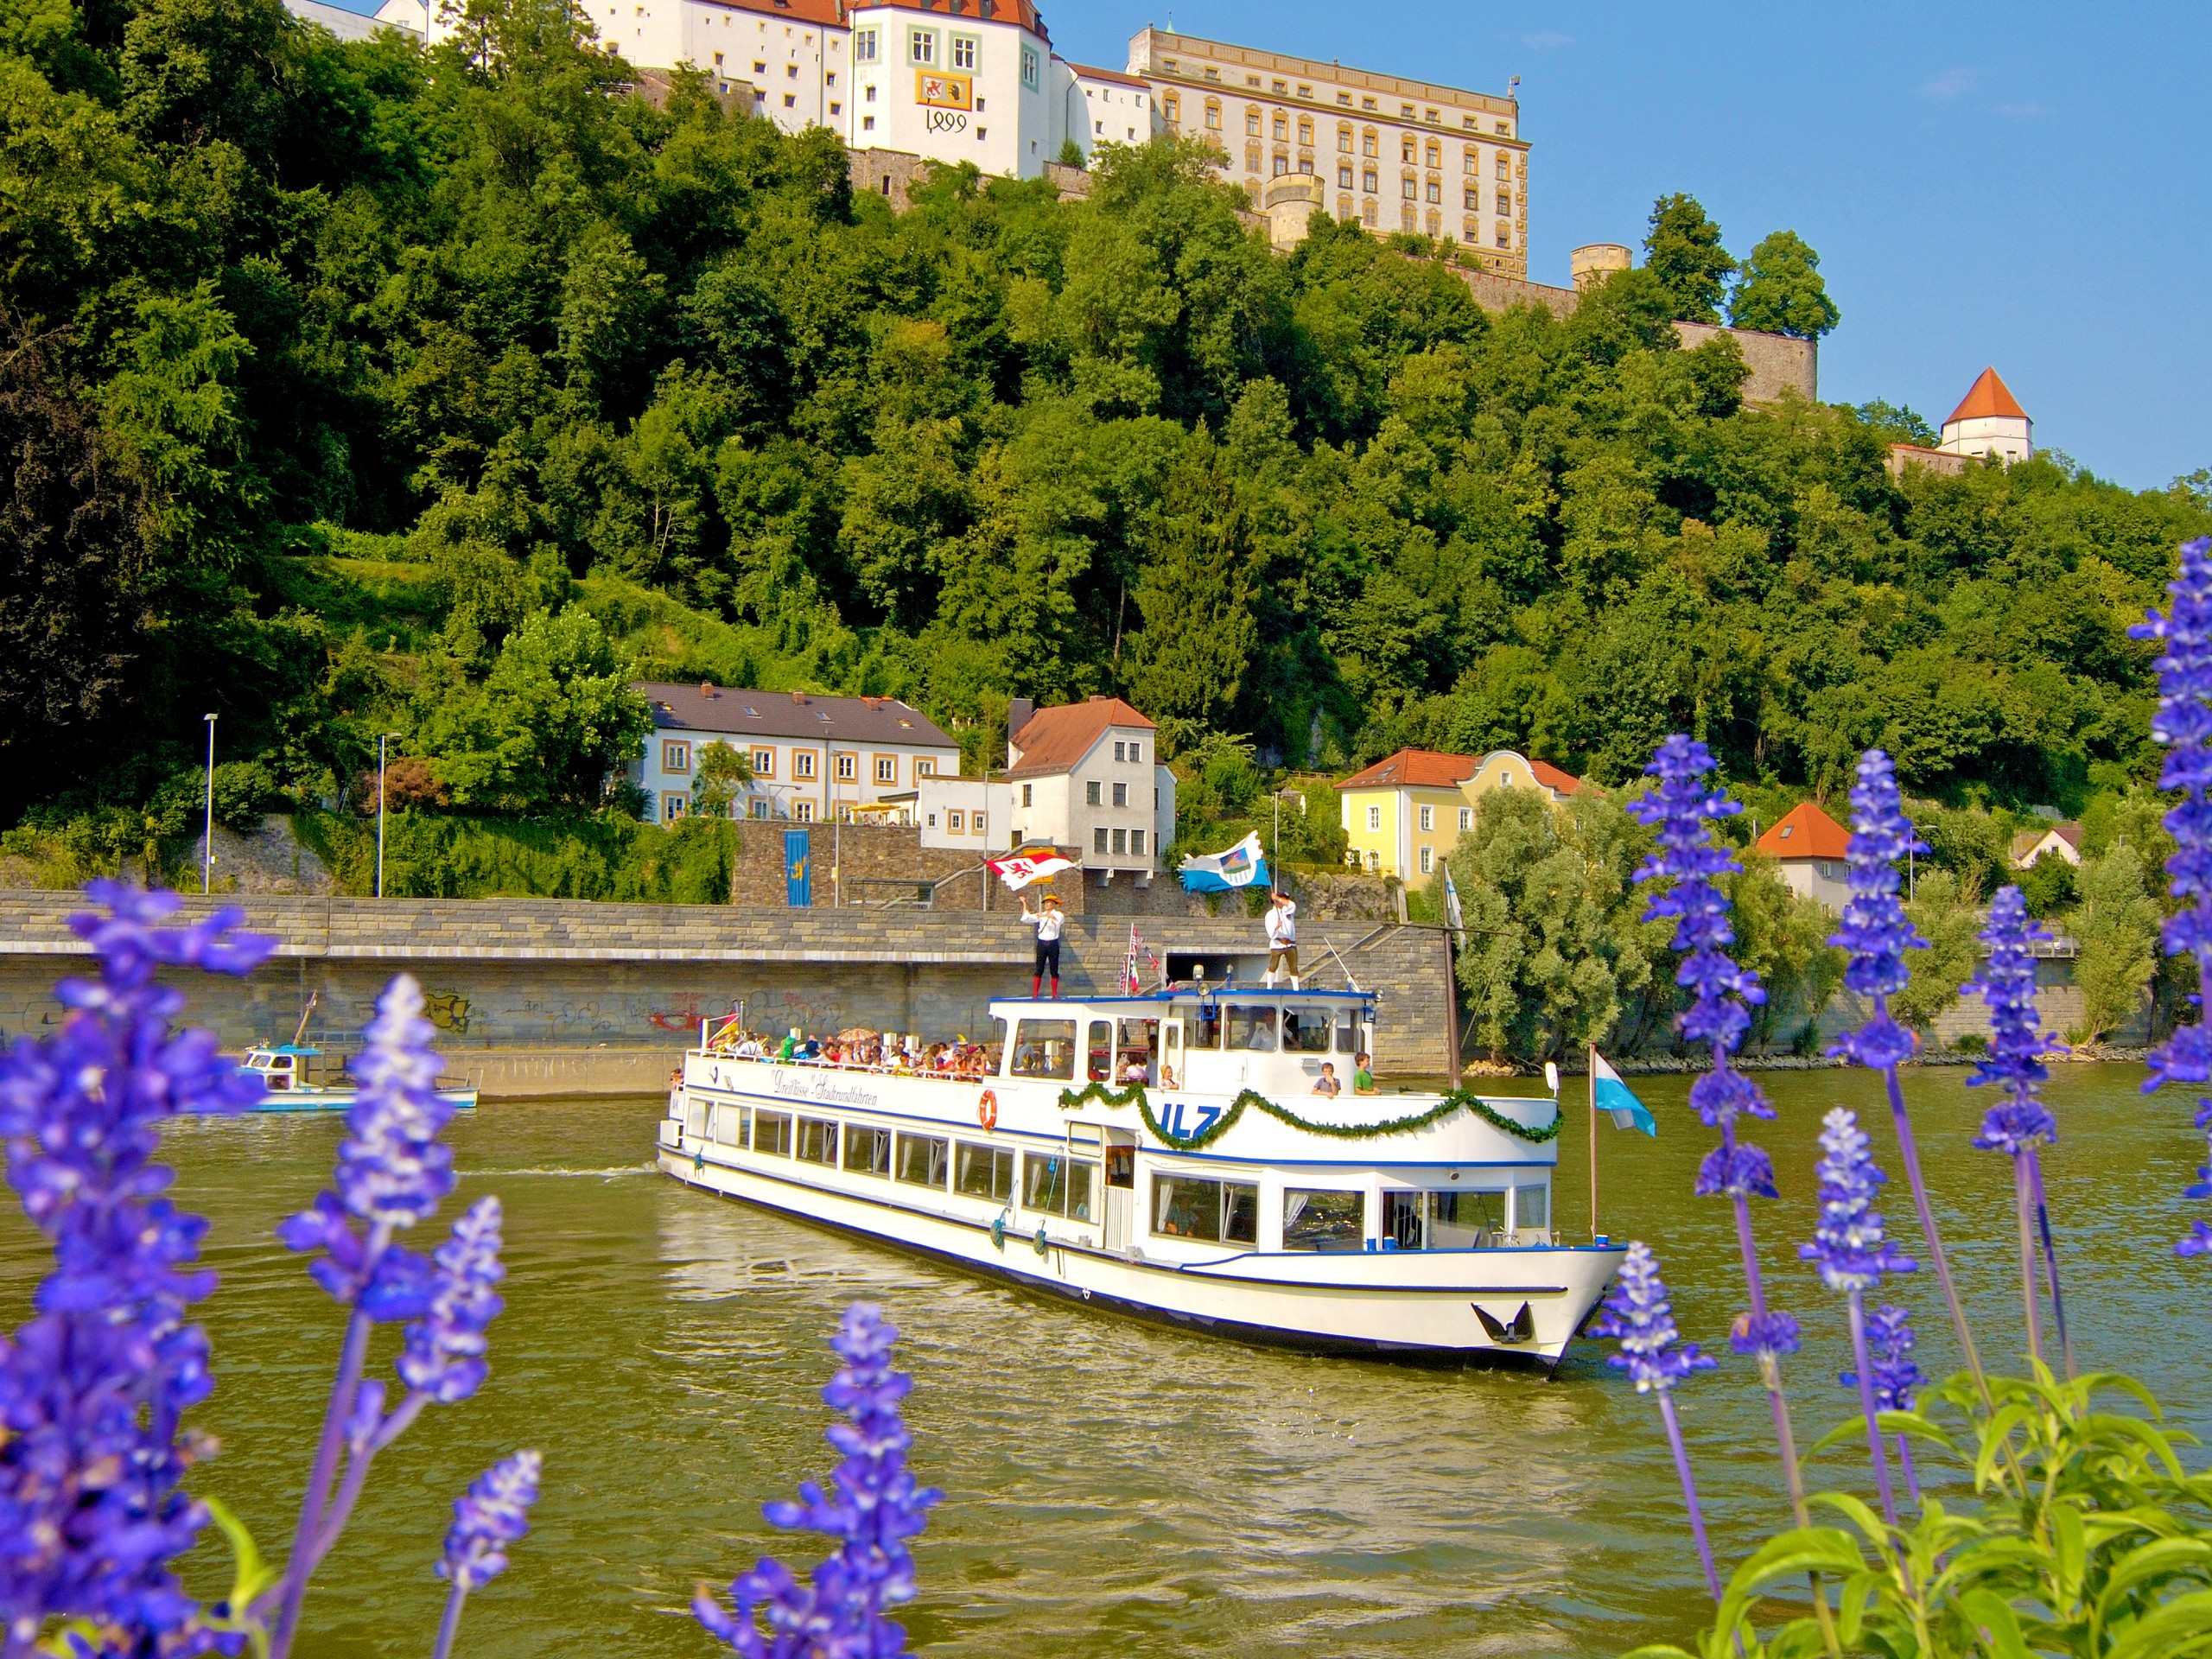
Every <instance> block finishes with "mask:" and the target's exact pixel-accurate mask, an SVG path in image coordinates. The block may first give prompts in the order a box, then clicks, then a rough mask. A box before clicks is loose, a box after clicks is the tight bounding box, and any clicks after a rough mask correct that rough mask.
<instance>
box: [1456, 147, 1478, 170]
mask: <svg viewBox="0 0 2212 1659" xmlns="http://www.w3.org/2000/svg"><path fill="white" fill-rule="evenodd" d="M1481 161H1482V151H1480V150H1479V149H1476V148H1475V147H1474V146H1473V145H1472V144H1469V145H1468V146H1467V150H1466V154H1465V155H1464V156H1460V157H1459V170H1460V171H1461V172H1462V173H1472V172H1474V171H1476V170H1477V168H1478V167H1479V166H1480V165H1481Z"/></svg>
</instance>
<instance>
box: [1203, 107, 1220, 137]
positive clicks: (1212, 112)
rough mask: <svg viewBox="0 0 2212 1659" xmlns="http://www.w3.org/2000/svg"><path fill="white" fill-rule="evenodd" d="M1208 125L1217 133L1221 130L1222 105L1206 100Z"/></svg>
mask: <svg viewBox="0 0 2212 1659" xmlns="http://www.w3.org/2000/svg"><path fill="white" fill-rule="evenodd" d="M1206 125H1208V126H1209V127H1211V128H1212V129H1213V130H1215V131H1216V132H1218V131H1220V130H1221V105H1218V104H1217V103H1215V102H1214V101H1213V99H1207V100H1206Z"/></svg>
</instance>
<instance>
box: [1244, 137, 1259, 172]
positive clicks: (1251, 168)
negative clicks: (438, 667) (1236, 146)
mask: <svg viewBox="0 0 2212 1659" xmlns="http://www.w3.org/2000/svg"><path fill="white" fill-rule="evenodd" d="M1244 170H1245V171H1246V172H1247V173H1256V172H1258V171H1259V170H1260V147H1259V146H1258V145H1257V144H1247V145H1245V146H1244Z"/></svg>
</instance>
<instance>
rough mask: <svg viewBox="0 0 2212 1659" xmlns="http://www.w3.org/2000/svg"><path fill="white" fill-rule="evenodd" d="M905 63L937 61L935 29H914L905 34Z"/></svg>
mask: <svg viewBox="0 0 2212 1659" xmlns="http://www.w3.org/2000/svg"><path fill="white" fill-rule="evenodd" d="M906 61H907V62H909V63H935V62H936V61H937V31H936V30H935V29H909V30H908V31H907V32H906Z"/></svg>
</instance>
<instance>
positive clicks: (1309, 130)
mask: <svg viewBox="0 0 2212 1659" xmlns="http://www.w3.org/2000/svg"><path fill="white" fill-rule="evenodd" d="M1298 142H1299V143H1301V144H1310V143H1313V123H1312V122H1311V121H1306V120H1300V122H1299V124H1298Z"/></svg>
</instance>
